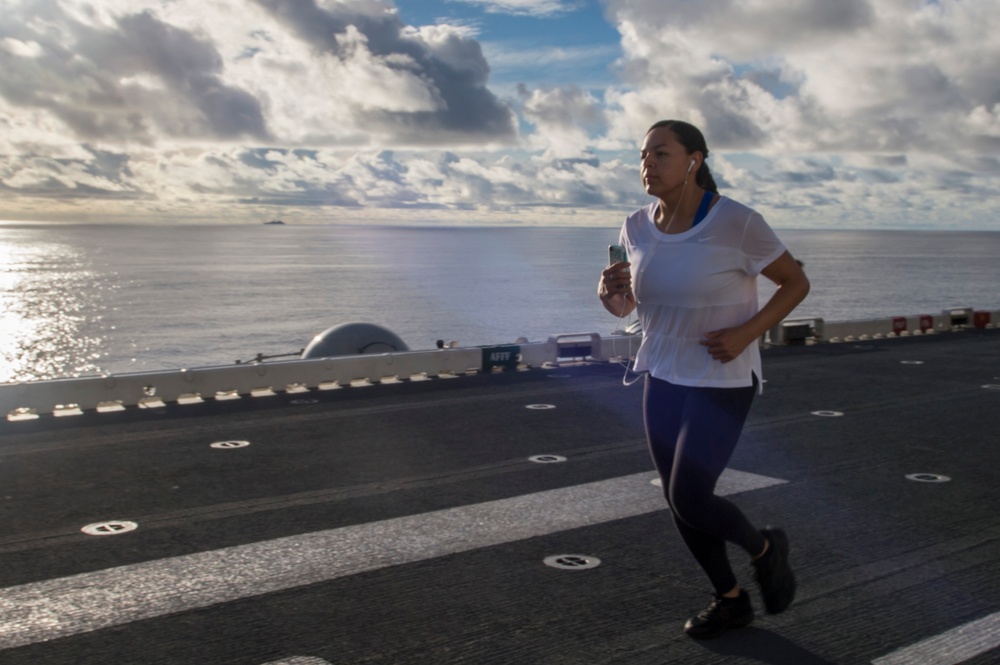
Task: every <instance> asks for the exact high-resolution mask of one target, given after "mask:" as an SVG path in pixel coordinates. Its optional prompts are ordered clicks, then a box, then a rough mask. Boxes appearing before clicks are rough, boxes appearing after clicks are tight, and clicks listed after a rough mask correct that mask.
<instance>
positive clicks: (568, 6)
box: [453, 0, 580, 17]
mask: <svg viewBox="0 0 1000 665" xmlns="http://www.w3.org/2000/svg"><path fill="white" fill-rule="evenodd" d="M453 1H454V2H462V3H465V4H467V5H477V6H480V7H482V8H483V10H484V11H486V12H489V13H491V14H512V15H514V16H539V17H549V16H558V15H559V14H565V13H567V12H571V11H574V10H575V9H577V8H578V7H579V5H580V2H571V1H567V0H453Z"/></svg>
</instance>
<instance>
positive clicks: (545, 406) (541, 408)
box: [524, 404, 556, 411]
mask: <svg viewBox="0 0 1000 665" xmlns="http://www.w3.org/2000/svg"><path fill="white" fill-rule="evenodd" d="M524 408H526V409H531V410H532V411H547V410H549V409H554V408H556V405H555V404H529V405H528V406H526V407H524Z"/></svg>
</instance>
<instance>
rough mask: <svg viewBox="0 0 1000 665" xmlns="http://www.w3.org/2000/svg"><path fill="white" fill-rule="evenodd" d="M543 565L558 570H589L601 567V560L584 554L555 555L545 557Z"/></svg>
mask: <svg viewBox="0 0 1000 665" xmlns="http://www.w3.org/2000/svg"><path fill="white" fill-rule="evenodd" d="M544 563H545V565H546V566H551V567H552V568H558V569H559V570H589V569H590V568H597V567H598V566H599V565H601V560H600V559H598V558H597V557H596V556H588V555H586V554H556V555H555V556H547V557H545V560H544Z"/></svg>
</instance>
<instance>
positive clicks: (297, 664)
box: [264, 656, 331, 665]
mask: <svg viewBox="0 0 1000 665" xmlns="http://www.w3.org/2000/svg"><path fill="white" fill-rule="evenodd" d="M264 665H331V664H330V662H329V661H325V660H323V659H322V658H313V657H312V656H292V657H291V658H286V659H284V660H274V661H271V662H270V663H264Z"/></svg>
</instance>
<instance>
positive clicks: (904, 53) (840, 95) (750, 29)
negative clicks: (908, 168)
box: [607, 0, 1000, 152]
mask: <svg viewBox="0 0 1000 665" xmlns="http://www.w3.org/2000/svg"><path fill="white" fill-rule="evenodd" d="M607 5H608V8H609V11H610V13H611V14H612V15H613V16H614V18H615V20H616V21H617V22H618V24H619V28H620V30H621V32H622V35H623V47H624V49H625V56H624V59H623V61H622V62H621V68H622V71H623V74H624V76H625V77H626V79H627V81H628V83H629V84H630V87H631V88H632V90H631V91H628V92H625V93H623V94H622V97H621V98H620V100H619V104H620V109H621V111H622V112H623V113H625V114H626V115H627V116H628V120H627V121H622V122H619V125H618V126H619V127H621V128H622V129H623V130H624V129H625V128H628V129H631V130H633V131H634V130H636V129H637V128H638V127H642V126H648V124H649V123H650V122H651V121H652V120H655V119H656V118H657V117H659V116H663V115H666V116H674V117H676V116H686V117H689V118H691V119H692V120H694V121H695V122H698V123H701V124H702V125H703V126H704V129H705V130H706V132H707V133H708V134H709V135H710V136H711V137H712V140H713V141H714V143H715V145H716V147H718V148H721V149H736V150H746V149H756V150H772V151H773V150H794V151H801V152H808V151H817V152H819V151H852V152H853V151H858V152H868V151H876V152H900V151H913V150H916V151H943V150H949V149H950V150H963V151H974V152H986V151H996V150H997V149H998V148H1000V136H998V131H997V114H996V113H995V110H996V108H997V103H998V102H1000V90H998V88H997V87H996V84H995V80H996V78H995V77H996V74H995V72H996V68H997V66H998V64H1000V42H997V41H996V40H995V39H992V38H991V37H990V35H992V34H996V30H998V29H1000V12H997V11H996V9H995V3H992V2H991V0H964V1H962V2H958V1H957V0H943V1H942V2H931V3H916V2H913V1H911V0H884V1H880V2H877V3H874V2H870V1H869V0H845V1H844V2H838V3H831V2H825V1H824V0H775V1H774V2H769V3H766V4H761V3H753V4H751V3H744V2H738V1H737V0H709V1H707V2H703V3H698V4H697V5H695V4H692V3H688V2H682V1H680V0H668V1H657V2H652V1H651V0H609V1H608V3H607ZM991 77H992V79H991ZM991 80H992V82H990V81H991Z"/></svg>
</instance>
